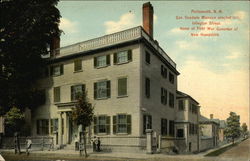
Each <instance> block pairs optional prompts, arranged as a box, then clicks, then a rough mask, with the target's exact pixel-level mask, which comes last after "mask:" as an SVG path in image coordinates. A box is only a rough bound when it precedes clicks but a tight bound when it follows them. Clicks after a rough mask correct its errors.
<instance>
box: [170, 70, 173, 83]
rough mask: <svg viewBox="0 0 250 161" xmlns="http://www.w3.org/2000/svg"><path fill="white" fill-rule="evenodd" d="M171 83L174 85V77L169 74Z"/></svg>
mask: <svg viewBox="0 0 250 161" xmlns="http://www.w3.org/2000/svg"><path fill="white" fill-rule="evenodd" d="M169 82H170V83H172V84H174V75H173V74H172V73H170V72H169Z"/></svg>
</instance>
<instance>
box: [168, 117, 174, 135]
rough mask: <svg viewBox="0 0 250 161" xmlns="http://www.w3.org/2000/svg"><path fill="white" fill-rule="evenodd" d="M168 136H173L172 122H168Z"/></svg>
mask: <svg viewBox="0 0 250 161" xmlns="http://www.w3.org/2000/svg"><path fill="white" fill-rule="evenodd" d="M169 135H170V136H174V121H173V120H169Z"/></svg>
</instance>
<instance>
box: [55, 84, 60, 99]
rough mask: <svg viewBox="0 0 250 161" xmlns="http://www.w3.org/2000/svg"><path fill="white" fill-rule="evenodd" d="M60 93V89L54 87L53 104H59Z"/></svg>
mask: <svg viewBox="0 0 250 161" xmlns="http://www.w3.org/2000/svg"><path fill="white" fill-rule="evenodd" d="M60 97H61V92H60V87H54V102H60V101H61V100H60Z"/></svg>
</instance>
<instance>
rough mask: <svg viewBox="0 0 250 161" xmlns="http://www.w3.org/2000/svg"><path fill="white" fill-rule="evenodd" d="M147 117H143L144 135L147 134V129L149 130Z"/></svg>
mask: <svg viewBox="0 0 250 161" xmlns="http://www.w3.org/2000/svg"><path fill="white" fill-rule="evenodd" d="M146 117H147V116H146V115H143V134H146V129H147V127H146V126H147V125H146V120H147V118H146Z"/></svg>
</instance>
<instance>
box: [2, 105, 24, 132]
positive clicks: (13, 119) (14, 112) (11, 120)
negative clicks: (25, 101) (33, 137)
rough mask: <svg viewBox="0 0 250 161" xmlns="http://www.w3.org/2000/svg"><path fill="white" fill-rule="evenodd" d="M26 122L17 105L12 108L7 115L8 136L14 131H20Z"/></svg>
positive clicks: (6, 127)
mask: <svg viewBox="0 0 250 161" xmlns="http://www.w3.org/2000/svg"><path fill="white" fill-rule="evenodd" d="M24 123H25V120H24V114H23V112H21V110H20V109H18V108H17V107H13V108H11V109H10V110H9V111H8V112H7V113H6V115H5V129H6V130H5V132H6V135H7V136H13V134H14V132H20V131H21V129H22V128H23V125H24Z"/></svg>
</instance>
